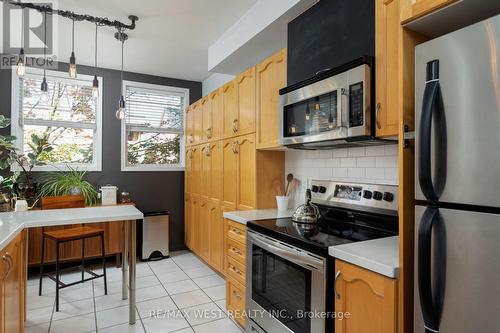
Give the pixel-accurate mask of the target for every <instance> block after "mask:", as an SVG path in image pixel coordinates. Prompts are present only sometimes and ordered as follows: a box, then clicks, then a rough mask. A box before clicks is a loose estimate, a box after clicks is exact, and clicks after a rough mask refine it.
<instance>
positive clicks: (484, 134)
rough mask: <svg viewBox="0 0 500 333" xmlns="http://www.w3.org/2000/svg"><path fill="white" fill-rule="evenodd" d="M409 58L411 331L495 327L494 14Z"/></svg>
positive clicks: (499, 21)
mask: <svg viewBox="0 0 500 333" xmlns="http://www.w3.org/2000/svg"><path fill="white" fill-rule="evenodd" d="M415 67H416V68H415V74H416V88H415V94H416V96H415V98H416V109H415V121H416V163H415V171H416V186H415V188H416V190H415V199H416V207H415V228H416V229H415V294H414V296H415V310H414V311H415V314H414V319H415V324H414V332H415V333H435V332H440V333H462V332H463V333H469V332H485V333H486V332H488V333H489V332H500V16H496V17H493V18H490V19H488V20H485V21H482V22H479V23H477V24H474V25H471V26H469V27H466V28H464V29H461V30H458V31H455V32H453V33H450V34H448V35H445V36H442V37H439V38H436V39H434V40H431V41H429V42H426V43H424V44H421V45H419V46H417V48H416V62H415Z"/></svg>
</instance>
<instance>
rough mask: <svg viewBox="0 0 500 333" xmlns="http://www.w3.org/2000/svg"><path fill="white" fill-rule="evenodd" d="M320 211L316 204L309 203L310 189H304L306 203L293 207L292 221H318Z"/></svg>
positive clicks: (313, 222)
mask: <svg viewBox="0 0 500 333" xmlns="http://www.w3.org/2000/svg"><path fill="white" fill-rule="evenodd" d="M320 219H321V213H320V211H319V208H318V206H316V205H315V204H312V203H311V190H310V189H307V190H306V203H305V204H303V205H300V206H299V207H297V209H295V212H294V213H293V215H292V221H293V222H297V223H308V224H317V223H320Z"/></svg>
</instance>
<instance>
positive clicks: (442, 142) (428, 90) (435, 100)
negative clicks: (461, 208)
mask: <svg viewBox="0 0 500 333" xmlns="http://www.w3.org/2000/svg"><path fill="white" fill-rule="evenodd" d="M433 120H434V133H435V137H436V143H435V146H434V149H435V151H434V161H435V163H434V166H435V172H434V177H433V172H432V153H433V152H432V134H433V133H432V123H433ZM419 140H420V142H419V147H420V151H419V153H420V159H419V164H418V171H419V172H418V176H419V183H420V188H421V190H422V192H423V194H424V195H425V197H426V198H427V200H430V201H438V200H439V197H440V196H441V194H442V192H443V189H444V186H445V184H446V167H447V166H446V156H447V151H446V149H447V135H446V118H445V110H444V103H443V97H442V95H441V87H440V85H439V60H433V61H430V62H428V63H427V82H426V83H425V90H424V97H423V102H422V112H421V116H420V131H419ZM433 178H434V181H433Z"/></svg>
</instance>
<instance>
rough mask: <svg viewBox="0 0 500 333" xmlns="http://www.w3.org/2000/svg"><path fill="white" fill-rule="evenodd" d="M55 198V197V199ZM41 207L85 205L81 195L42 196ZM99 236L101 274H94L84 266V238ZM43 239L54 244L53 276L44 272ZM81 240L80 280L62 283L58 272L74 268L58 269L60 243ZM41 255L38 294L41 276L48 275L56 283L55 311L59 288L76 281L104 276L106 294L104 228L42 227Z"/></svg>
mask: <svg viewBox="0 0 500 333" xmlns="http://www.w3.org/2000/svg"><path fill="white" fill-rule="evenodd" d="M56 198H57V199H56ZM41 202H42V209H61V208H81V207H85V198H84V197H83V196H82V195H68V196H64V197H44V198H42V201H41ZM93 237H100V238H101V258H102V270H103V273H102V274H96V273H95V272H93V271H91V270H90V269H87V268H86V267H85V240H86V239H88V238H93ZM45 239H51V240H52V241H54V242H55V244H56V274H55V277H54V276H53V275H52V274H50V273H45V272H44V255H45ZM79 240H81V241H82V257H81V261H80V265H79V266H77V267H78V268H79V269H80V271H81V272H82V278H81V280H78V281H75V282H71V283H64V282H62V281H60V280H59V276H60V273H61V272H62V271H65V270H68V269H74V268H75V267H74V266H73V267H69V268H65V269H59V264H60V263H59V259H60V250H61V247H60V245H61V244H63V243H67V242H73V241H79ZM41 253H42V256H41V260H40V283H39V290H38V295H39V296H42V280H43V276H47V277H49V278H50V279H51V280H53V281H54V282H55V283H56V311H59V290H60V289H63V288H66V287H70V286H73V285H75V284H78V283H84V282H87V281H90V280H94V279H97V278H101V277H102V278H104V294H105V295H107V294H108V285H107V281H106V256H105V247H104V230H103V229H100V228H94V227H89V226H85V225H84V224H82V225H81V226H80V227H74V228H70V229H61V230H53V231H45V228H42V251H41ZM85 272H87V273H88V274H90V275H91V277H89V278H85Z"/></svg>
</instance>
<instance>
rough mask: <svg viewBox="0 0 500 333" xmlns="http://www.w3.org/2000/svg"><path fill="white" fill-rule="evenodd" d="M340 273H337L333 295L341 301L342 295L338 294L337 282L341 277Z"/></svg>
mask: <svg viewBox="0 0 500 333" xmlns="http://www.w3.org/2000/svg"><path fill="white" fill-rule="evenodd" d="M340 274H341V273H340V271H337V273H336V274H335V280H333V293H334V295H335V297H336V298H337V299H340V294H339V293H338V292H337V280H338V279H339V277H340Z"/></svg>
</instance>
